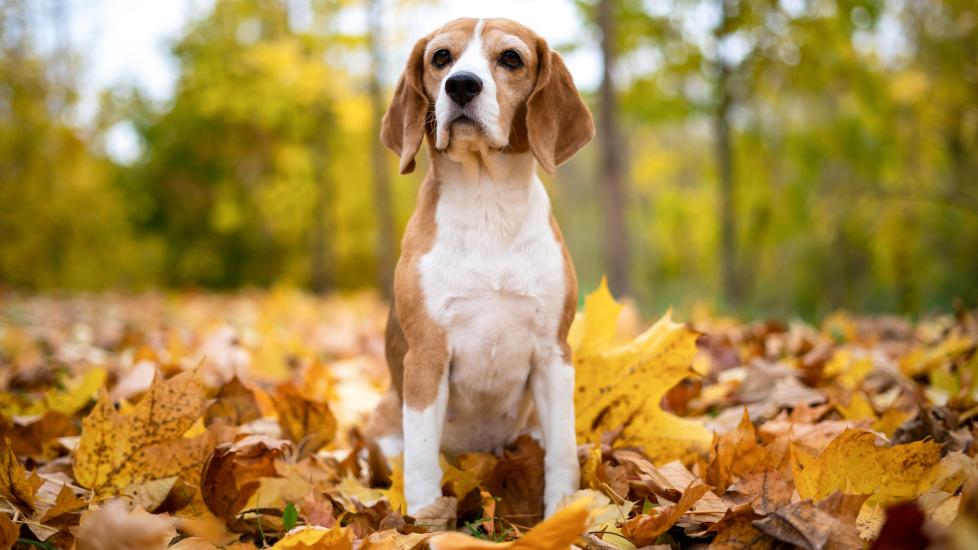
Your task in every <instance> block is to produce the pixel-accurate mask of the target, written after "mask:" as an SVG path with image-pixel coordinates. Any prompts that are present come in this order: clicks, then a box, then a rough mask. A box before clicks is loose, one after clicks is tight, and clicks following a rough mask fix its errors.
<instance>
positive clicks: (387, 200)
mask: <svg viewBox="0 0 978 550" xmlns="http://www.w3.org/2000/svg"><path fill="white" fill-rule="evenodd" d="M383 16H384V9H383V2H382V0H367V45H368V49H369V51H370V62H371V65H370V75H369V76H368V82H369V83H368V93H369V94H370V116H371V121H372V123H373V124H372V126H371V132H370V136H369V137H370V167H371V171H372V173H373V191H374V211H375V212H376V213H377V274H378V278H377V286H378V287H380V290H381V292H383V293H384V295H385V296H388V297H389V296H390V295H391V292H393V278H394V264H395V262H396V261H397V250H396V247H395V245H394V243H395V239H396V237H395V235H394V210H393V206H392V205H391V182H390V153H389V152H388V151H387V149H386V148H385V147H384V145H383V144H382V143H381V142H380V122H381V120H382V119H383V116H384V111H386V109H387V97H386V93H385V91H384V86H383V82H382V80H381V79H382V76H383V74H384V53H383V44H382V43H381V40H382V37H383V36H384V24H383Z"/></svg>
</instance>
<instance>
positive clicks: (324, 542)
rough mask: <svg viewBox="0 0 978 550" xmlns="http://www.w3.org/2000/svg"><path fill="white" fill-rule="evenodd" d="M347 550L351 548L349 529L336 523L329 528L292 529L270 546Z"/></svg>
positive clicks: (282, 548) (298, 549)
mask: <svg viewBox="0 0 978 550" xmlns="http://www.w3.org/2000/svg"><path fill="white" fill-rule="evenodd" d="M286 548H294V549H295V550H349V549H352V548H353V539H352V537H351V536H350V531H349V530H348V529H346V528H345V527H340V526H339V525H338V524H337V525H336V526H334V527H333V528H331V529H326V528H325V527H304V528H299V529H294V530H293V531H292V532H290V533H289V534H288V535H285V536H284V537H282V539H281V540H279V541H278V542H276V543H275V546H272V550H284V549H286Z"/></svg>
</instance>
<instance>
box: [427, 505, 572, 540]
mask: <svg viewBox="0 0 978 550" xmlns="http://www.w3.org/2000/svg"><path fill="white" fill-rule="evenodd" d="M587 518H588V503H587V502H586V501H575V502H573V503H571V504H569V505H567V506H566V507H564V508H562V509H560V510H558V511H557V512H556V513H555V514H554V515H553V516H551V517H550V518H548V519H547V520H546V521H544V522H542V523H540V524H538V525H537V526H536V527H535V528H534V529H532V530H531V531H530V532H529V533H527V534H526V535H524V536H523V537H522V538H520V539H517V540H515V541H512V542H503V543H495V542H489V541H483V540H479V539H477V538H474V537H471V536H468V535H463V534H462V533H443V534H439V535H435V536H433V537H431V539H429V542H428V543H429V546H430V547H431V550H481V549H484V548H512V549H513V550H543V549H551V550H561V549H565V548H570V545H571V544H572V543H573V542H574V541H575V540H577V539H578V537H580V535H581V533H582V532H583V531H584V528H585V527H586V526H587Z"/></svg>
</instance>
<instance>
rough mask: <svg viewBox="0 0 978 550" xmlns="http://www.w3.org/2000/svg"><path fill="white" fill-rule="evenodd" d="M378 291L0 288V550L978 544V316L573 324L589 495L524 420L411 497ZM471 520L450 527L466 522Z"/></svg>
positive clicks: (607, 307)
mask: <svg viewBox="0 0 978 550" xmlns="http://www.w3.org/2000/svg"><path fill="white" fill-rule="evenodd" d="M385 319H386V305H385V304H384V303H383V302H382V301H381V300H379V299H377V298H376V297H374V296H372V295H369V294H360V295H352V296H332V297H327V298H320V297H313V296H309V295H305V294H301V293H298V292H293V291H284V290H283V291H270V292H242V293H237V294H227V295H218V294H207V293H183V294H162V293H160V294H140V295H123V294H101V295H91V296H76V297H64V296H61V297H58V296H31V297H24V296H17V295H10V294H8V295H3V296H0V434H2V437H0V550H6V549H8V548H24V549H27V548H35V549H36V548H77V549H79V550H102V549H105V550H108V549H123V550H125V549H132V550H137V549H138V550H153V549H157V548H159V549H163V548H176V549H183V550H187V549H191V550H200V549H214V548H226V549H237V550H245V549H250V548H266V547H272V548H296V549H323V550H330V549H336V550H339V549H352V548H363V549H368V548H376V549H402V550H405V549H413V548H425V547H428V546H429V545H430V546H431V547H432V548H436V549H439V550H443V549H469V548H472V549H476V548H495V547H497V546H498V547H512V548H514V549H518V548H524V549H529V548H538V549H539V548H567V547H569V546H570V545H575V546H577V547H579V548H591V549H597V548H626V549H627V548H669V547H674V548H694V547H710V548H721V549H734V548H748V547H749V548H752V549H757V548H776V547H792V546H794V547H800V548H811V549H822V548H844V549H848V548H865V547H869V546H871V545H874V544H875V547H877V548H889V547H895V545H896V544H901V545H902V546H901V547H903V548H914V547H925V546H927V545H928V544H929V545H931V546H933V547H957V548H962V549H963V548H976V547H978V462H976V459H975V454H976V448H975V441H974V440H975V435H976V433H978V424H976V414H978V352H976V347H978V312H971V311H966V310H964V309H960V308H959V310H957V311H954V312H949V313H948V314H946V315H938V316H931V317H927V318H924V319H921V320H919V321H917V322H911V321H908V320H907V319H904V318H900V317H895V316H885V317H858V316H853V315H849V314H846V313H837V314H833V315H831V316H828V317H826V318H825V319H823V320H822V321H821V322H820V323H819V324H818V325H816V326H812V325H809V324H805V323H802V322H798V321H784V322H783V321H771V320H767V321H756V322H741V321H737V320H734V319H729V318H722V317H716V316H710V315H697V316H696V318H694V319H691V320H683V321H686V322H674V321H672V320H670V319H669V318H668V316H666V317H664V318H663V319H661V320H659V321H658V322H655V323H649V322H646V321H645V320H642V319H641V318H640V316H639V315H638V314H637V313H636V310H635V308H633V307H630V306H622V305H620V304H617V303H616V302H615V301H614V300H612V299H611V296H610V295H609V294H608V293H607V291H606V290H605V289H604V288H603V287H602V288H601V289H599V290H597V291H595V292H594V293H592V294H591V295H589V296H588V298H587V300H586V302H585V308H584V310H583V311H582V312H581V313H580V314H579V315H578V319H577V320H576V321H575V324H574V327H573V329H572V331H571V335H570V341H571V345H572V347H573V348H574V363H575V368H576V373H577V386H578V387H577V391H576V393H575V406H576V416H577V418H576V429H577V433H578V440H579V443H580V447H579V459H580V462H581V466H582V479H581V490H580V491H579V492H578V493H576V494H575V495H573V496H572V497H570V498H568V500H567V502H566V506H565V507H564V508H563V509H562V510H561V511H559V512H558V513H557V514H556V515H554V516H552V517H551V518H548V519H545V520H543V519H542V518H541V504H542V503H541V501H542V492H543V482H544V470H543V460H542V457H543V452H542V449H541V448H540V445H539V444H538V443H537V442H536V441H535V440H533V439H530V438H528V437H524V438H521V439H519V440H517V441H516V442H514V443H513V444H512V445H511V446H510V447H509V448H507V449H501V450H499V451H498V452H496V453H472V454H466V455H462V456H452V457H444V458H443V462H442V466H443V470H444V478H443V487H444V495H445V497H444V498H443V499H442V500H441V501H439V502H438V503H437V504H438V506H437V507H436V508H435V509H432V510H429V513H428V514H426V516H427V517H425V518H412V517H409V516H407V515H405V514H404V509H405V505H404V498H403V472H402V471H401V466H400V462H399V460H397V459H395V460H393V461H391V462H390V463H388V462H386V461H384V460H382V459H381V458H380V457H378V456H377V454H376V453H373V454H372V453H370V449H371V447H370V445H368V444H367V442H365V441H364V439H363V437H362V435H361V430H362V428H363V426H364V425H365V420H366V417H367V416H368V415H369V413H370V411H371V410H372V409H373V407H374V406H375V404H376V403H377V401H378V399H379V398H380V396H381V395H382V393H383V391H384V390H385V389H386V387H387V384H388V376H387V370H386V366H385V363H384V355H383V328H384V322H385ZM446 530H447V531H449V532H448V533H446V532H445V531H446Z"/></svg>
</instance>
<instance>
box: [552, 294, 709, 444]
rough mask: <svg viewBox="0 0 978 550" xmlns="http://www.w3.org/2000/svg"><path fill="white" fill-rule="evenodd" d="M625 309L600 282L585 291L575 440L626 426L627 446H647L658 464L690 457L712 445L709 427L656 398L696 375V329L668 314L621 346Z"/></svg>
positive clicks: (577, 338) (577, 354) (578, 333)
mask: <svg viewBox="0 0 978 550" xmlns="http://www.w3.org/2000/svg"><path fill="white" fill-rule="evenodd" d="M621 309H622V306H621V305H620V304H618V303H616V302H615V300H614V298H612V297H611V293H610V292H609V291H608V287H607V284H606V283H605V281H604V280H602V283H601V286H600V287H599V288H598V289H597V290H596V291H594V292H592V293H591V294H589V295H588V296H587V298H586V300H585V303H584V316H583V317H578V319H577V320H575V325H580V326H576V327H575V328H572V329H571V330H572V333H573V334H574V337H573V338H571V339H570V340H571V341H572V342H576V346H575V349H574V368H575V372H576V386H577V391H576V392H575V393H574V406H575V409H576V426H577V436H578V440H579V441H587V440H589V438H590V437H591V434H594V433H601V432H605V431H613V430H617V429H621V430H622V434H621V443H622V445H643V446H645V448H646V450H647V452H648V453H649V458H650V459H651V461H652V462H653V463H662V462H668V461H670V460H674V459H677V458H686V459H689V458H692V457H693V456H694V455H695V454H696V453H697V452H699V451H701V450H704V449H706V447H707V445H709V443H710V439H711V435H710V432H708V431H707V430H706V428H705V427H704V426H703V424H702V423H700V422H697V421H694V420H689V419H685V418H679V417H677V416H674V415H672V414H669V413H667V412H665V411H663V410H662V408H661V407H660V406H659V403H660V401H661V399H662V396H663V395H665V394H666V392H667V391H669V389H670V388H671V387H672V386H674V385H676V384H677V383H678V382H679V381H681V380H682V379H684V378H686V377H687V376H691V375H695V373H694V372H693V371H692V369H691V368H690V366H691V365H692V363H693V357H694V356H695V355H696V338H697V336H698V335H697V334H696V333H695V332H693V331H692V330H690V329H689V328H687V327H686V326H685V325H681V324H678V323H674V322H673V321H672V320H671V319H670V316H669V314H666V316H664V317H663V318H662V319H660V320H659V321H658V322H657V323H655V324H654V325H653V326H652V327H650V328H649V329H648V330H646V331H645V332H644V333H642V334H641V335H639V336H638V337H637V338H635V340H633V341H631V342H629V343H627V344H624V345H616V344H615V342H614V337H615V332H616V321H617V319H618V317H619V314H620V312H621Z"/></svg>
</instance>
